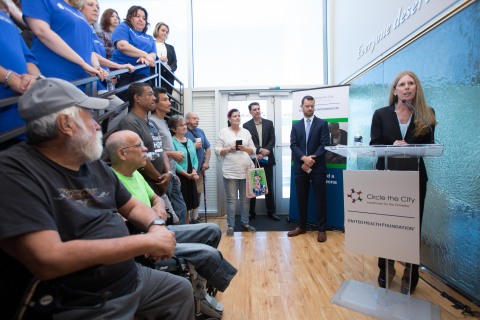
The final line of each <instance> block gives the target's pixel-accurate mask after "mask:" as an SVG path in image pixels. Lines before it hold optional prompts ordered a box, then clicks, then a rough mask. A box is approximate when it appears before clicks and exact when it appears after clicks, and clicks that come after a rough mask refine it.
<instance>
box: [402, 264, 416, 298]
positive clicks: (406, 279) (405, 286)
mask: <svg viewBox="0 0 480 320" xmlns="http://www.w3.org/2000/svg"><path fill="white" fill-rule="evenodd" d="M411 275H412V277H411V278H410V264H407V266H406V267H405V270H404V271H403V277H402V284H401V285H400V292H401V293H403V294H408V293H410V294H412V293H413V292H414V291H415V289H416V288H417V284H418V279H419V274H418V267H417V268H413V269H412V272H411Z"/></svg>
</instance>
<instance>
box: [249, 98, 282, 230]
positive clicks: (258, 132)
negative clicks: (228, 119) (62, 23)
mask: <svg viewBox="0 0 480 320" xmlns="http://www.w3.org/2000/svg"><path fill="white" fill-rule="evenodd" d="M248 111H250V114H251V115H252V117H253V119H252V120H250V121H247V122H246V123H244V124H243V127H244V128H245V129H247V130H248V131H249V132H250V134H251V135H252V140H253V143H254V144H255V149H256V155H257V159H258V161H259V163H260V167H262V168H264V169H265V177H266V178H267V185H268V194H266V195H265V201H266V202H265V203H266V206H267V213H268V216H269V217H270V219H272V220H274V221H279V220H280V218H279V217H278V216H277V214H276V210H275V196H274V192H273V166H274V165H275V155H274V153H273V148H274V147H275V129H274V128H273V122H272V121H270V120H267V119H264V118H262V112H261V111H260V105H259V104H258V102H252V103H250V104H249V105H248ZM256 200H257V199H256V198H252V199H250V210H249V212H250V218H251V219H253V218H255V215H256V212H255V203H256Z"/></svg>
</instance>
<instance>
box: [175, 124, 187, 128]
mask: <svg viewBox="0 0 480 320" xmlns="http://www.w3.org/2000/svg"><path fill="white" fill-rule="evenodd" d="M186 126H187V124H186V123H183V124H179V125H178V126H177V128H180V127H186Z"/></svg>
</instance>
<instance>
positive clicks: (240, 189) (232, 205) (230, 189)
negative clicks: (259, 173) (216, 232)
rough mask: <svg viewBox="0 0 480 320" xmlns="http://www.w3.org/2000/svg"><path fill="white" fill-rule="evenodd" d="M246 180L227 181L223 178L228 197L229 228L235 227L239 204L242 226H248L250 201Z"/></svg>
mask: <svg viewBox="0 0 480 320" xmlns="http://www.w3.org/2000/svg"><path fill="white" fill-rule="evenodd" d="M245 183H246V182H245V179H227V178H223V184H224V185H225V193H226V196H227V223H228V226H229V227H232V228H233V227H235V214H236V210H235V209H236V208H237V203H238V204H239V206H238V209H239V210H240V221H241V223H242V225H248V209H249V202H250V199H248V198H247V196H246V193H245V190H246V189H245V188H246V185H245Z"/></svg>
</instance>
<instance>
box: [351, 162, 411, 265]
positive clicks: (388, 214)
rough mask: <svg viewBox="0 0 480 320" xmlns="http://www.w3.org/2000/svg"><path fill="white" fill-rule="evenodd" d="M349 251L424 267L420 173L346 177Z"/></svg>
mask: <svg viewBox="0 0 480 320" xmlns="http://www.w3.org/2000/svg"><path fill="white" fill-rule="evenodd" d="M343 178H344V179H343V183H344V201H345V249H346V250H347V251H352V252H356V253H360V254H366V255H371V256H375V257H383V258H388V259H393V260H398V261H404V262H410V263H415V264H420V224H419V221H420V219H419V212H420V196H419V186H418V181H419V177H418V171H366V170H361V171H360V170H358V171H357V170H348V171H345V172H344V175H343Z"/></svg>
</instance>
